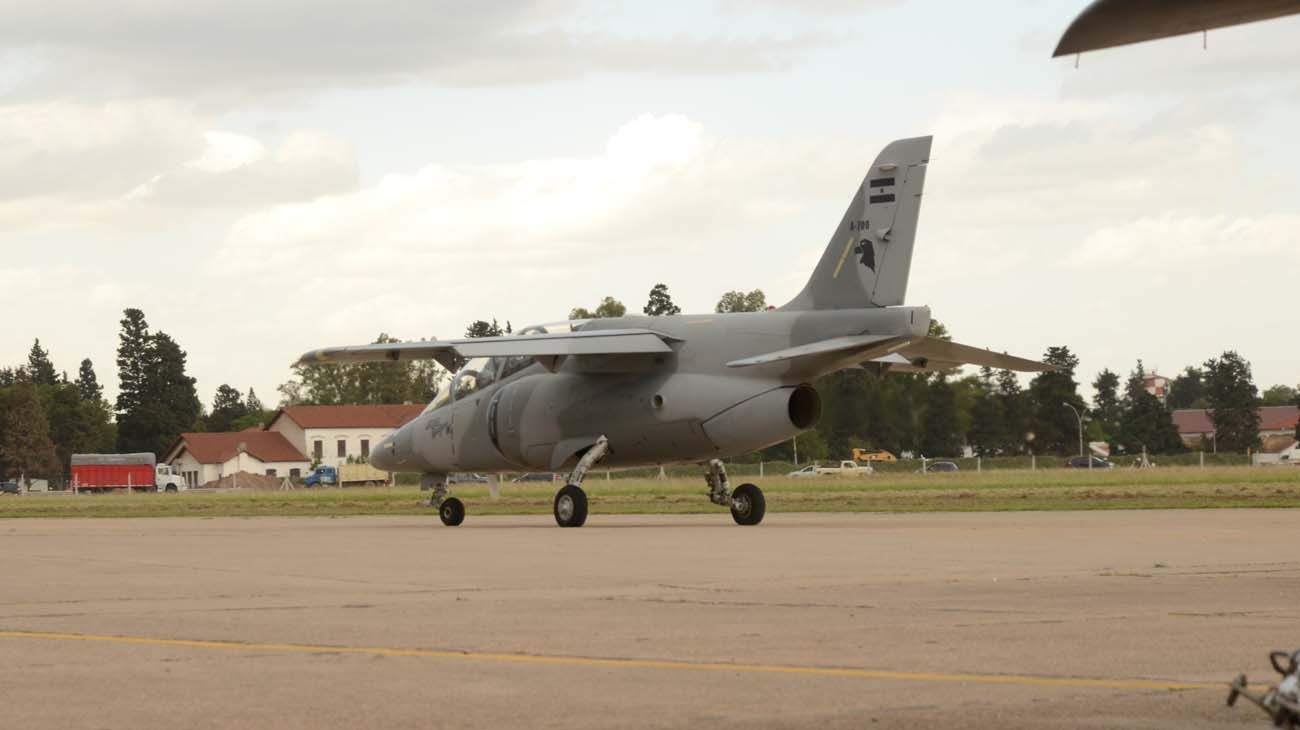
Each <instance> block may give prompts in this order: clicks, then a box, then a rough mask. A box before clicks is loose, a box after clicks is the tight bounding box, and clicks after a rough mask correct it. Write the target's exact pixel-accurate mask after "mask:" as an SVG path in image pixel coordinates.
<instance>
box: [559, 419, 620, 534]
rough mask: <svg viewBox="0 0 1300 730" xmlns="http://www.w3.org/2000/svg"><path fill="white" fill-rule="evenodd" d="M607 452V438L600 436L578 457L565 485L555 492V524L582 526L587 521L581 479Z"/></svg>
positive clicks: (585, 501)
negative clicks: (576, 463)
mask: <svg viewBox="0 0 1300 730" xmlns="http://www.w3.org/2000/svg"><path fill="white" fill-rule="evenodd" d="M607 453H609V439H607V438H605V437H604V436H601V437H600V438H598V439H596V443H595V444H593V445H592V447H591V448H590V449H587V453H585V454H583V455H582V458H581V459H578V465H577V466H575V467H573V472H572V473H571V474H569V478H568V479H566V480H565V482H566V483H565V485H564V486H563V487H561V488H560V491H558V492H556V493H555V509H554V511H555V524H557V525H559V526H560V527H582V525H583V524H584V523H586V521H587V493H586V492H584V491H582V480H583V479H585V478H586V477H587V472H588V471H589V470H590V469H591V467H592V466H594V465H595V464H596V462H598V461H600V460H601V459H603V458H605V454H607Z"/></svg>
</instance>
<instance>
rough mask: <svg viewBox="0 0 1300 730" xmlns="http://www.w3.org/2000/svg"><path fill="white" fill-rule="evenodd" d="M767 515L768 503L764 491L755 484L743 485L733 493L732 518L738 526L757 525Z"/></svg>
mask: <svg viewBox="0 0 1300 730" xmlns="http://www.w3.org/2000/svg"><path fill="white" fill-rule="evenodd" d="M765 514H767V501H766V500H764V499H763V490H761V489H759V488H758V487H757V486H755V485H753V484H742V485H740V486H739V487H736V491H734V492H732V493H731V518H732V519H734V520H735V521H736V524H737V525H757V524H758V523H760V522H762V521H763V515H765Z"/></svg>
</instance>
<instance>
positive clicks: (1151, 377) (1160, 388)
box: [1142, 373, 1169, 403]
mask: <svg viewBox="0 0 1300 730" xmlns="http://www.w3.org/2000/svg"><path fill="white" fill-rule="evenodd" d="M1142 387H1143V388H1145V389H1146V391H1147V392H1148V393H1150V394H1151V395H1154V396H1155V397H1157V398H1159V399H1160V402H1161V403H1164V402H1165V399H1166V398H1168V397H1169V378H1166V377H1165V376H1163V375H1160V374H1159V373H1147V374H1146V376H1144V377H1143V378H1142Z"/></svg>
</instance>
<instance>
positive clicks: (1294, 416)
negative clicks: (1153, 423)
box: [1170, 406, 1300, 446]
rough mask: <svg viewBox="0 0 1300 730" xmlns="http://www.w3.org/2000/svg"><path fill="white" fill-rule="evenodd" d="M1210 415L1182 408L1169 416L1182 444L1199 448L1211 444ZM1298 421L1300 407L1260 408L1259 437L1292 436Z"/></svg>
mask: <svg viewBox="0 0 1300 730" xmlns="http://www.w3.org/2000/svg"><path fill="white" fill-rule="evenodd" d="M1211 413H1212V411H1211V410H1208V409H1205V408H1183V409H1179V410H1176V411H1174V412H1173V413H1172V414H1170V415H1171V416H1173V419H1174V426H1175V427H1177V428H1178V435H1179V436H1181V437H1182V439H1183V443H1184V444H1187V445H1188V446H1200V445H1201V444H1202V443H1203V442H1205V440H1206V439H1209V443H1213V438H1214V421H1213V420H1211V418H1210V414H1211ZM1298 419H1300V407H1297V406H1262V407H1261V408H1260V409H1259V435H1260V437H1261V438H1265V439H1267V438H1268V437H1272V436H1293V435H1295V425H1296V421H1297V420H1298Z"/></svg>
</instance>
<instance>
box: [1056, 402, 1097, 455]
mask: <svg viewBox="0 0 1300 730" xmlns="http://www.w3.org/2000/svg"><path fill="white" fill-rule="evenodd" d="M1061 405H1063V406H1065V407H1066V408H1069V409H1070V410H1071V411H1073V412H1074V418H1075V420H1077V421H1078V422H1079V456H1083V414H1082V413H1079V409H1078V408H1075V407H1074V406H1073V405H1071V404H1069V403H1064V402H1063V403H1061ZM1088 468H1089V469H1091V468H1092V457H1091V456H1089V457H1088Z"/></svg>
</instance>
